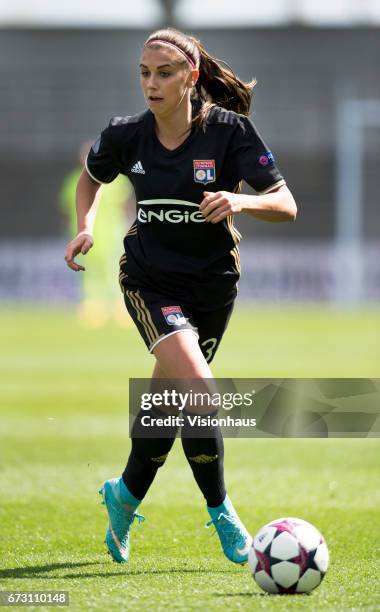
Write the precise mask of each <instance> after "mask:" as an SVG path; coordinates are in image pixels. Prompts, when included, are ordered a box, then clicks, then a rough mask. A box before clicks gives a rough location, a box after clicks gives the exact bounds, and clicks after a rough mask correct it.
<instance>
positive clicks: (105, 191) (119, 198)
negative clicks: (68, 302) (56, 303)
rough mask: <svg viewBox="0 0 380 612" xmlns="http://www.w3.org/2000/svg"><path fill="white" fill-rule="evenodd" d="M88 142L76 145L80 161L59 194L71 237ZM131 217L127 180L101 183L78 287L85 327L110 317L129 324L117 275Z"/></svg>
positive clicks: (133, 212)
mask: <svg viewBox="0 0 380 612" xmlns="http://www.w3.org/2000/svg"><path fill="white" fill-rule="evenodd" d="M91 145H92V142H85V143H83V144H82V146H81V147H80V151H79V160H78V161H79V162H80V163H79V165H78V166H77V167H76V168H74V169H73V170H72V171H71V172H70V173H69V175H68V176H67V177H66V178H65V180H64V182H63V185H62V189H61V191H60V195H59V204H60V209H61V211H62V213H63V215H64V217H65V219H66V231H67V232H68V234H69V236H74V235H75V234H76V231H77V227H76V209H75V191H76V186H77V184H78V180H79V177H80V174H81V172H82V169H83V166H84V163H85V160H86V156H87V153H88V151H89V149H90V147H91ZM135 218H136V203H135V200H134V197H133V190H132V188H131V184H130V182H129V181H128V179H127V178H126V177H125V176H122V175H119V177H118V178H117V180H115V181H113V182H112V183H110V184H109V185H103V187H102V193H101V206H100V207H99V210H98V215H97V218H96V224H95V229H94V248H93V249H91V252H90V253H89V254H88V256H87V258H86V271H85V272H84V273H83V274H81V275H80V279H81V285H82V286H81V301H80V304H79V307H78V317H79V320H80V321H81V323H83V324H84V325H85V326H88V327H92V328H94V327H101V326H102V325H104V324H106V323H107V322H108V320H109V319H110V318H112V319H114V321H115V322H116V323H117V324H118V325H120V326H122V327H126V326H129V325H130V324H131V319H130V317H129V315H128V313H127V312H126V310H125V306H124V301H123V296H122V293H121V291H120V286H119V283H118V274H119V259H120V256H121V254H122V252H123V238H124V236H125V234H126V233H127V231H128V229H129V227H130V226H131V225H132V223H133V221H134V220H135Z"/></svg>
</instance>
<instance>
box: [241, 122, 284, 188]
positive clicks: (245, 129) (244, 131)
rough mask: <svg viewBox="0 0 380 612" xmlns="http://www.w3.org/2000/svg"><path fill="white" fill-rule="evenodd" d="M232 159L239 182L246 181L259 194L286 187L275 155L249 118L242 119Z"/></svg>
mask: <svg viewBox="0 0 380 612" xmlns="http://www.w3.org/2000/svg"><path fill="white" fill-rule="evenodd" d="M231 159H232V163H233V165H234V169H235V172H236V174H237V180H241V179H244V180H245V181H246V182H247V183H248V184H249V185H250V186H251V187H253V189H254V190H255V191H256V192H257V193H259V194H264V193H269V192H270V191H271V190H272V189H274V188H275V187H280V186H281V185H285V180H284V178H283V176H282V175H281V173H280V171H279V169H278V168H277V166H276V164H275V161H274V157H273V153H272V152H271V151H270V149H269V148H268V146H267V145H266V144H265V142H264V141H263V139H262V138H261V136H260V134H259V132H258V131H257V129H256V127H255V126H254V124H253V123H252V121H250V119H248V117H243V116H241V117H240V121H239V123H238V126H237V128H236V131H235V134H234V139H233V143H232V151H231Z"/></svg>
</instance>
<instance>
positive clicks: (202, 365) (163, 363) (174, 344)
mask: <svg viewBox="0 0 380 612" xmlns="http://www.w3.org/2000/svg"><path fill="white" fill-rule="evenodd" d="M153 353H154V356H155V357H156V359H157V364H158V367H157V370H156V371H157V372H158V373H161V372H165V375H166V378H167V379H170V380H156V382H155V387H156V388H157V384H158V385H160V384H161V386H162V389H163V390H164V389H165V388H166V387H168V388H169V389H170V390H171V389H174V390H175V391H177V392H178V393H181V394H182V397H186V398H187V400H186V404H185V406H183V408H185V409H186V411H187V412H191V413H194V414H203V415H207V414H211V413H214V412H215V407H214V406H213V404H212V403H211V401H210V402H207V401H205V399H204V398H206V397H207V396H208V397H210V398H211V397H212V396H213V394H214V393H215V392H217V389H216V387H215V381H214V379H213V376H212V373H211V370H210V367H209V365H208V363H207V361H206V360H205V358H204V355H203V353H202V351H201V349H200V347H199V344H198V338H197V336H196V335H195V334H189V333H186V331H182V332H179V333H177V334H174V335H171V336H167V337H166V338H164V339H163V340H162V341H161V342H160V343H159V344H157V346H156V347H155V348H154V349H153ZM185 394H186V395H185ZM199 398H203V399H202V400H201V399H199ZM164 410H165V409H164ZM170 410H174V411H175V408H174V407H173V406H170V407H169V411H170ZM177 410H178V409H177Z"/></svg>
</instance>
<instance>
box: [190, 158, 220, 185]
mask: <svg viewBox="0 0 380 612" xmlns="http://www.w3.org/2000/svg"><path fill="white" fill-rule="evenodd" d="M193 168H194V181H195V182H196V183H202V184H203V185H207V183H213V182H214V181H215V160H214V159H193Z"/></svg>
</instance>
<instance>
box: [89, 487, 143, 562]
mask: <svg viewBox="0 0 380 612" xmlns="http://www.w3.org/2000/svg"><path fill="white" fill-rule="evenodd" d="M122 487H125V485H124V483H123V481H122V478H111V479H110V480H106V482H105V483H104V485H103V486H102V487H101V489H100V490H99V494H100V495H102V496H103V503H104V504H105V505H106V507H107V512H108V516H109V520H110V522H109V527H108V529H107V534H106V540H105V543H106V544H107V546H108V550H109V552H110V555H111V556H112V558H113V559H114V561H117V563H126V562H127V561H128V559H129V533H130V528H131V525H132V523H133V521H134V520H135V519H136V518H137V519H138V521H139V523H142V522H143V521H144V520H145V518H144V517H143V516H142V515H141V514H138V513H137V512H135V508H134V507H133V506H130V505H128V504H126V503H125V502H124V501H123V499H122V492H121V488H122Z"/></svg>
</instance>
